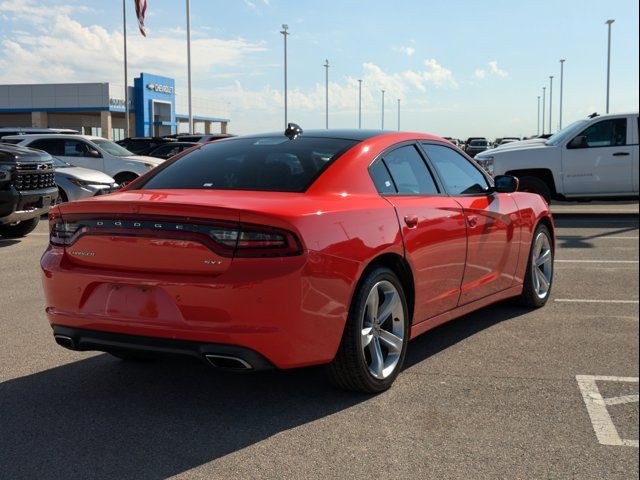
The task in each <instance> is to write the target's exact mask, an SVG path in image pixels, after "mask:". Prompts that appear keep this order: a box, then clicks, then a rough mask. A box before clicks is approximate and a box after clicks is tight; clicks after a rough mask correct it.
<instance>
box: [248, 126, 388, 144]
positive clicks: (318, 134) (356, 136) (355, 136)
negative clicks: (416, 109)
mask: <svg viewBox="0 0 640 480" xmlns="http://www.w3.org/2000/svg"><path fill="white" fill-rule="evenodd" d="M393 133H398V132H395V131H390V130H359V129H329V130H304V131H303V133H302V134H301V135H300V136H301V137H309V138H337V139H340V140H356V141H364V140H368V139H370V138H373V137H378V136H380V135H388V134H393ZM281 136H284V132H269V133H263V134H251V135H244V136H243V137H244V138H262V137H281Z"/></svg>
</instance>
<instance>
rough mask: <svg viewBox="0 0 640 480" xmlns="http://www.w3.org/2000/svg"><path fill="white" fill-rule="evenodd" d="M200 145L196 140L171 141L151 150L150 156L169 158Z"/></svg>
mask: <svg viewBox="0 0 640 480" xmlns="http://www.w3.org/2000/svg"><path fill="white" fill-rule="evenodd" d="M196 145H200V144H199V143H196V142H171V143H167V144H165V145H160V146H158V147H156V148H154V149H153V150H151V151H150V152H149V154H148V155H149V156H150V157H156V158H162V159H163V160H167V159H169V158H171V157H173V156H174V155H177V154H178V153H180V152H183V151H184V150H186V149H188V148H191V147H195V146H196Z"/></svg>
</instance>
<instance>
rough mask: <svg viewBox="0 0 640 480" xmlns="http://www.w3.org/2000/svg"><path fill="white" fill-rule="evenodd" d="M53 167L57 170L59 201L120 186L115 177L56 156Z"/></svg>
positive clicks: (67, 200)
mask: <svg viewBox="0 0 640 480" xmlns="http://www.w3.org/2000/svg"><path fill="white" fill-rule="evenodd" d="M53 167H54V168H55V172H56V185H58V190H59V191H60V195H59V196H58V202H59V203H61V202H71V201H73V200H80V199H81V198H86V197H93V196H95V195H103V194H105V193H111V192H115V191H117V190H118V189H119V188H120V187H119V186H118V184H117V183H116V182H115V180H114V179H113V178H111V177H110V176H109V175H107V174H106V173H102V172H99V171H98V170H91V169H89V168H82V167H74V166H73V165H70V164H68V163H67V162H63V161H62V160H60V159H59V158H55V157H54V158H53Z"/></svg>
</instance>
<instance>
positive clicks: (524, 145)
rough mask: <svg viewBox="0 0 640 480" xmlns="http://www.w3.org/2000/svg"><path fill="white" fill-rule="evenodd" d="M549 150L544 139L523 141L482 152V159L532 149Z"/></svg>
mask: <svg viewBox="0 0 640 480" xmlns="http://www.w3.org/2000/svg"><path fill="white" fill-rule="evenodd" d="M543 148H547V145H546V140H545V139H544V138H533V139H531V140H521V141H519V142H512V143H508V144H506V145H502V146H500V147H496V148H492V149H490V150H485V151H484V152H482V153H481V154H479V155H481V156H482V158H484V157H486V156H491V155H493V154H496V153H506V152H515V151H519V150H532V149H543Z"/></svg>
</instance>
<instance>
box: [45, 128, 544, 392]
mask: <svg viewBox="0 0 640 480" xmlns="http://www.w3.org/2000/svg"><path fill="white" fill-rule="evenodd" d="M516 187H517V180H516V179H515V178H513V177H506V176H502V177H497V178H496V179H495V180H494V179H492V178H491V177H490V176H489V175H487V174H486V173H485V172H484V171H483V170H482V169H481V168H480V167H479V166H478V165H477V164H476V163H475V162H474V161H473V160H471V159H470V158H468V157H467V156H466V155H464V154H463V153H462V152H460V151H459V150H458V149H457V148H456V147H454V146H452V145H451V144H450V143H448V142H446V141H444V140H443V139H441V138H439V137H434V136H430V135H425V134H415V133H399V132H398V133H389V132H383V131H365V130H353V131H345V130H319V131H312V132H307V133H304V132H302V129H301V128H300V127H298V126H297V125H293V124H290V126H289V128H288V129H287V130H286V132H285V134H284V135H283V134H267V135H254V136H247V137H238V138H234V139H230V140H227V141H224V142H212V143H209V144H206V145H203V146H201V147H200V148H198V149H194V150H192V151H190V152H187V153H186V154H184V155H182V156H178V157H175V159H173V160H169V161H167V162H166V163H165V164H164V165H162V166H160V167H159V168H157V169H154V170H152V171H151V172H149V173H148V174H146V175H145V176H143V177H141V178H139V179H138V180H136V181H134V182H132V183H131V184H129V185H128V186H127V187H125V189H124V190H122V191H120V192H117V193H114V194H112V195H109V201H108V202H107V201H101V200H100V199H99V198H97V199H88V200H84V201H82V202H71V203H68V204H63V205H59V206H57V207H55V209H54V211H53V212H52V213H51V215H50V218H51V224H50V228H51V230H50V232H51V235H50V246H49V247H48V249H47V251H46V252H45V253H44V256H43V257H42V261H41V265H42V270H43V275H42V279H43V283H44V289H45V292H46V305H47V309H46V312H47V315H48V317H49V321H50V322H51V324H52V326H53V334H54V337H55V340H56V341H57V343H58V344H60V345H61V346H64V347H66V348H69V349H72V350H100V351H106V352H109V353H111V354H113V355H114V356H116V357H119V358H124V359H135V358H138V357H141V356H147V355H149V354H155V353H160V352H164V353H176V354H183V355H190V356H192V357H195V358H199V359H201V360H203V361H205V362H207V363H209V364H211V365H213V366H216V367H222V368H227V369H230V370H245V371H246V370H259V369H268V368H273V367H276V368H282V369H285V368H293V367H301V366H307V365H316V364H328V366H327V371H328V374H329V377H330V378H331V380H332V381H333V382H334V383H335V384H336V385H337V386H339V387H342V388H346V389H351V390H357V391H364V392H379V391H382V390H385V389H387V388H389V387H390V386H391V384H392V382H393V381H394V380H395V378H396V376H397V375H398V373H399V372H400V371H401V369H402V364H403V362H404V359H405V354H406V351H407V345H408V343H409V339H410V338H413V337H415V336H416V335H419V334H421V333H424V332H426V331H427V330H429V329H431V328H433V327H435V326H437V325H439V324H441V323H442V322H444V321H447V320H451V319H453V318H456V317H458V316H461V315H464V314H466V313H468V312H470V311H473V310H476V309H478V308H480V307H483V306H485V305H489V304H491V303H493V302H497V301H500V300H503V299H506V298H509V297H517V298H518V299H519V301H520V302H521V303H522V304H524V305H526V306H529V307H532V308H536V307H541V306H542V305H544V304H545V303H546V301H547V300H548V298H549V292H550V288H551V284H552V281H553V255H554V234H553V231H554V227H553V222H552V218H551V215H550V213H549V209H548V207H547V205H546V204H545V202H544V201H543V200H542V199H541V198H540V197H539V196H538V195H531V194H527V193H513V192H514V191H515V190H516ZM521 212H526V214H524V213H521ZM513 218H518V219H519V220H518V221H517V222H514V221H513Z"/></svg>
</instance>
